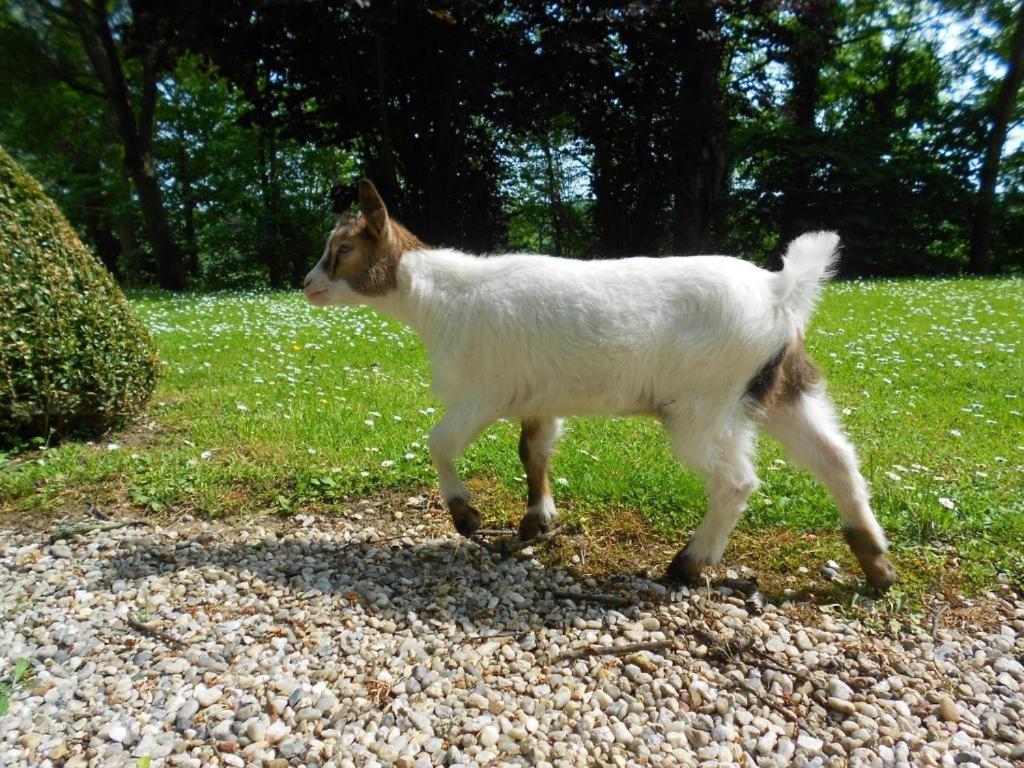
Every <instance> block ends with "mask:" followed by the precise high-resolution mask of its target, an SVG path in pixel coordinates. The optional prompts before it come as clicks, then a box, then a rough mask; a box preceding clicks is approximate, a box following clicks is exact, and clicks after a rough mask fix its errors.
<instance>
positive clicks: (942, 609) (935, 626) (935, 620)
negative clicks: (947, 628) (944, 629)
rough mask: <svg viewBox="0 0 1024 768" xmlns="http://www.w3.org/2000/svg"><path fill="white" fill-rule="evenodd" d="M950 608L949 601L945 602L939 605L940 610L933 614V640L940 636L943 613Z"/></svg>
mask: <svg viewBox="0 0 1024 768" xmlns="http://www.w3.org/2000/svg"><path fill="white" fill-rule="evenodd" d="M948 610H949V603H943V604H942V605H941V606H939V610H937V611H936V612H935V615H934V616H932V640H936V639H938V636H939V621H941V620H942V615H943V614H944V613H945V612H946V611H948Z"/></svg>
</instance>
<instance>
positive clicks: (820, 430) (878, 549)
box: [764, 390, 896, 591]
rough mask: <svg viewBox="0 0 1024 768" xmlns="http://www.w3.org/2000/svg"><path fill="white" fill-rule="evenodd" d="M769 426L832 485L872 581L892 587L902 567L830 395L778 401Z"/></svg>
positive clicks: (767, 420)
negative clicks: (890, 554)
mask: <svg viewBox="0 0 1024 768" xmlns="http://www.w3.org/2000/svg"><path fill="white" fill-rule="evenodd" d="M764 428H765V430H766V431H767V432H768V433H769V434H771V435H772V436H773V437H775V439H776V440H778V441H779V442H780V443H782V447H783V448H785V449H786V452H787V453H788V454H789V456H790V458H792V459H793V461H794V462H795V463H796V464H798V465H800V466H802V467H804V468H806V469H809V470H810V471H811V472H812V473H814V475H815V476H816V477H817V478H818V479H819V480H820V481H821V482H822V483H824V485H825V487H826V488H828V490H829V493H830V494H831V495H832V498H833V499H835V502H836V506H838V507H839V514H840V515H841V516H842V519H843V533H844V534H845V535H846V541H847V543H848V544H849V545H850V549H851V550H853V554H854V555H855V556H856V557H857V561H858V562H859V563H860V567H861V569H862V570H863V571H864V575H865V576H866V577H867V580H868V583H870V584H871V585H872V586H873V587H875V588H876V589H878V590H883V591H884V590H886V589H888V588H889V587H890V586H892V584H893V583H894V582H895V581H896V570H895V569H894V568H893V567H892V563H890V562H889V559H888V558H887V557H886V556H885V552H886V550H887V549H888V545H887V543H886V541H885V534H884V533H883V532H882V527H881V526H880V525H879V524H878V521H877V520H876V519H875V515H874V513H873V512H872V511H871V505H870V503H869V499H868V487H867V483H866V482H864V477H863V476H862V475H861V473H860V470H859V469H858V468H857V454H856V453H855V451H854V449H853V446H852V445H851V444H850V441H849V440H848V439H847V438H846V436H845V435H844V434H843V432H842V430H841V429H840V427H839V422H838V420H837V419H836V415H835V410H834V409H833V407H832V403H831V401H830V400H829V398H828V396H827V395H826V394H825V393H824V392H822V391H813V390H812V391H809V392H802V393H797V394H796V395H795V396H792V397H790V398H788V399H786V400H784V401H781V402H778V403H775V404H773V405H771V406H770V407H769V408H768V410H767V411H766V413H765V421H764Z"/></svg>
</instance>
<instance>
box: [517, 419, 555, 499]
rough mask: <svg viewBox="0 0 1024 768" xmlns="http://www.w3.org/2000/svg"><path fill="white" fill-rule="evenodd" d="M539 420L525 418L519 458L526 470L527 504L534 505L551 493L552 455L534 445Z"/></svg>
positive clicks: (538, 429)
mask: <svg viewBox="0 0 1024 768" xmlns="http://www.w3.org/2000/svg"><path fill="white" fill-rule="evenodd" d="M540 428H541V424H540V422H539V421H535V420H532V419H524V420H523V431H522V434H521V435H520V436H519V460H520V461H521V462H523V469H524V470H526V489H527V490H526V504H527V506H530V507H532V506H533V505H534V504H539V503H540V501H541V499H543V498H544V497H545V496H550V495H551V484H550V483H549V482H548V464H549V463H550V460H551V456H550V454H549V453H547V452H546V451H541V450H537V446H536V445H533V443H534V441H535V440H536V438H537V433H538V432H539V431H540Z"/></svg>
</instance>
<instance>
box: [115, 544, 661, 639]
mask: <svg viewBox="0 0 1024 768" xmlns="http://www.w3.org/2000/svg"><path fill="white" fill-rule="evenodd" d="M184 569H196V570H199V571H201V572H210V573H212V574H216V572H217V571H232V572H234V573H235V574H236V575H237V576H238V577H239V578H240V579H244V580H245V581H248V582H249V589H250V590H253V589H256V590H258V591H266V592H268V593H279V594H281V598H282V602H283V601H284V598H285V597H287V598H288V599H289V601H291V600H299V599H309V598H311V597H312V598H316V599H318V600H320V601H321V604H322V603H323V598H326V601H327V604H328V610H331V607H332V606H336V610H337V615H338V616H339V617H341V616H342V615H343V614H346V613H351V611H352V610H362V611H364V612H366V613H368V614H371V615H377V616H381V617H386V618H389V619H391V620H392V621H394V622H395V623H396V625H397V626H398V629H402V628H403V625H405V626H408V625H409V623H410V622H411V620H412V619H413V618H415V619H418V620H420V621H423V622H441V623H443V624H454V625H456V626H457V627H458V628H460V629H461V630H462V632H463V633H464V634H465V636H467V637H471V638H473V639H478V640H479V639H485V638H486V637H487V636H488V635H492V634H493V635H495V636H499V635H516V636H518V635H519V634H521V633H522V634H528V633H530V632H531V631H533V630H537V629H540V628H541V627H546V628H548V629H558V628H568V627H571V626H572V625H573V622H574V620H575V619H577V618H585V619H588V620H593V619H600V618H603V617H604V616H605V614H607V613H608V612H609V611H620V612H625V613H628V612H630V610H631V608H632V607H634V606H641V605H642V604H643V603H645V602H648V601H664V600H666V599H668V598H669V595H670V593H669V590H668V589H667V588H666V587H665V586H664V585H662V584H659V583H657V582H654V581H650V580H648V579H646V578H643V577H641V576H636V577H633V576H627V575H624V576H622V577H620V578H618V579H615V583H614V584H611V585H609V584H606V585H605V587H604V589H605V590H607V588H608V587H610V586H611V587H614V588H615V594H616V595H617V597H616V598H615V599H614V600H612V602H613V603H614V605H609V604H607V603H605V604H602V603H601V602H600V601H594V600H591V599H587V598H580V597H578V596H577V597H568V596H567V594H569V593H581V592H582V593H587V591H588V590H587V588H586V587H584V586H582V584H581V582H580V581H579V580H578V579H577V578H576V577H574V576H573V575H572V574H571V573H569V572H568V571H567V570H565V569H563V568H561V567H559V566H557V565H556V566H549V565H542V564H541V563H539V562H538V561H536V560H534V559H532V558H530V557H528V556H526V555H523V554H519V555H515V556H508V557H498V556H495V555H493V554H491V553H490V552H488V551H486V550H484V549H482V548H480V547H479V546H477V545H476V544H474V543H472V542H469V541H466V540H465V539H461V538H454V537H452V538H441V539H430V540H427V541H424V542H419V543H410V541H409V540H406V541H404V542H403V541H401V540H392V541H378V542H366V543H356V544H352V543H347V544H346V543H333V542H331V541H330V540H329V539H327V538H323V539H320V540H312V541H310V540H304V541H299V540H295V539H290V538H268V539H250V540H248V541H239V540H232V541H229V542H224V543H216V542H215V541H210V539H209V537H208V536H202V535H201V536H199V537H197V538H193V539H178V540H176V541H169V542H162V541H154V540H153V539H152V538H149V537H144V538H135V537H132V538H128V539H125V540H123V541H122V543H121V545H120V547H119V548H118V550H117V552H116V553H115V554H114V555H113V556H112V557H111V558H110V559H109V560H107V563H106V574H105V576H106V579H107V580H108V582H109V583H113V582H114V581H115V580H128V581H137V580H141V579H145V578H147V577H150V576H153V575H167V574H170V573H173V572H176V571H180V570H184ZM257 580H258V581H257ZM259 582H262V587H263V588H264V589H261V588H260V585H259ZM356 606H358V609H357V608H356ZM268 612H271V611H269V610H268ZM341 632H342V630H340V629H339V633H341Z"/></svg>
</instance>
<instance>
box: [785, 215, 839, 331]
mask: <svg viewBox="0 0 1024 768" xmlns="http://www.w3.org/2000/svg"><path fill="white" fill-rule="evenodd" d="M838 261H839V235H837V234H836V233H835V232H808V233H807V234H806V235H800V237H798V238H797V239H796V240H794V241H793V242H791V243H790V244H789V248H788V250H787V251H786V255H785V256H784V257H783V259H782V271H781V272H776V273H775V299H776V301H778V303H779V306H782V307H785V308H786V309H788V310H789V311H790V313H791V314H792V316H793V319H794V320H795V321H796V323H797V326H798V328H800V329H803V328H804V327H805V326H806V325H807V321H808V320H809V319H810V317H811V313H812V312H814V307H815V305H817V303H818V298H819V297H820V296H821V288H822V285H823V284H824V283H825V281H826V280H828V279H829V278H830V277H832V275H834V274H835V271H836V263H837V262H838Z"/></svg>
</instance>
